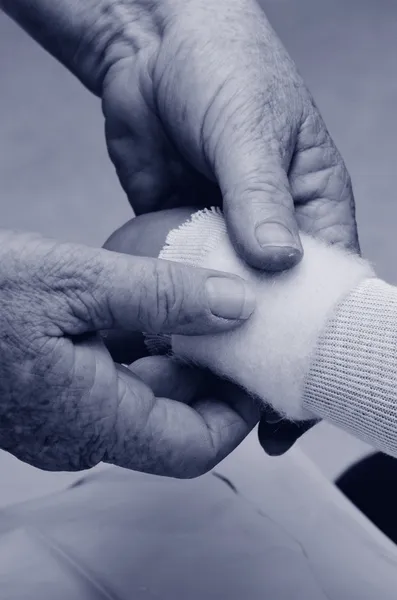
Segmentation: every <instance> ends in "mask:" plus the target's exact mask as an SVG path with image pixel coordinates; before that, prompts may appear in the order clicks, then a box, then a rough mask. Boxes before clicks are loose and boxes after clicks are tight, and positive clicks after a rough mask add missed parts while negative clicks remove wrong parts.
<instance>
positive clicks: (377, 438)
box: [149, 215, 397, 455]
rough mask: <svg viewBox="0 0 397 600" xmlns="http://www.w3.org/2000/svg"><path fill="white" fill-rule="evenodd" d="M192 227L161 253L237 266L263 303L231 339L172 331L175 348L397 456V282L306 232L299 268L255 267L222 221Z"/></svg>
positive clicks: (278, 403) (267, 397)
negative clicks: (271, 271) (265, 270)
mask: <svg viewBox="0 0 397 600" xmlns="http://www.w3.org/2000/svg"><path fill="white" fill-rule="evenodd" d="M188 227H189V228H186V229H185V230H184V231H183V230H179V233H178V232H177V231H175V232H172V233H171V234H170V236H169V237H168V244H167V245H166V247H164V249H163V251H162V253H161V254H160V256H161V257H162V258H165V259H168V260H180V261H182V262H186V263H189V264H192V265H197V266H199V265H201V266H207V267H209V266H210V267H211V268H215V269H220V270H223V271H227V270H230V271H232V272H235V273H238V274H239V275H241V276H243V277H245V278H246V279H248V280H249V281H251V282H252V283H253V285H255V286H256V291H257V299H258V307H257V309H256V311H255V313H254V314H253V315H252V316H251V318H250V319H249V320H248V322H247V323H245V324H244V325H243V326H242V327H241V328H239V329H238V330H236V331H235V332H231V333H230V334H227V335H225V336H222V335H221V336H219V335H218V336H205V338H190V337H189V338H186V337H181V336H173V338H172V349H173V353H174V355H175V356H176V357H177V358H180V359H183V360H187V361H188V362H191V363H195V364H198V365H202V366H206V367H208V368H210V369H212V370H213V371H215V372H217V373H218V374H219V375H221V376H225V377H227V378H229V379H232V380H234V381H235V382H236V383H239V384H240V385H242V386H243V387H244V388H245V389H247V390H248V391H249V392H251V393H252V394H253V395H255V396H257V397H258V398H259V399H260V400H261V401H262V402H264V403H269V404H271V405H272V407H273V408H275V409H276V410H277V411H279V412H281V413H282V414H284V415H285V416H286V417H287V418H290V419H292V420H299V419H304V418H308V417H313V416H314V417H317V418H324V419H326V420H328V421H331V422H333V423H334V424H336V425H338V426H340V427H343V428H345V429H347V430H349V431H350V432H352V433H354V434H356V435H357V436H358V437H361V438H363V439H365V440H367V441H369V442H371V443H372V444H373V445H375V446H377V447H378V448H380V449H382V450H383V451H385V452H388V453H390V454H394V455H397V288H394V287H392V286H389V285H388V284H385V283H384V282H382V281H380V280H379V279H377V278H376V277H375V274H374V272H373V270H372V268H371V266H370V265H369V264H368V263H367V262H366V261H364V260H362V259H360V258H359V257H356V256H353V255H351V254H347V253H345V252H343V251H341V250H337V249H335V248H332V247H328V246H325V245H324V244H321V243H320V242H318V241H316V240H313V239H311V238H307V237H306V236H302V240H303V245H304V250H305V256H304V258H303V261H302V263H301V264H300V265H299V266H298V267H297V268H295V269H293V270H292V271H289V272H286V273H284V274H280V275H277V276H271V275H270V276H269V275H266V274H262V273H259V272H255V271H253V270H250V269H248V268H247V267H246V266H245V265H244V264H243V263H242V261H241V260H240V259H239V258H238V257H237V255H236V254H235V252H234V250H233V248H232V246H231V244H230V241H229V239H228V236H227V233H226V230H225V228H224V223H223V220H222V219H221V218H219V217H218V219H216V218H215V216H214V215H212V217H208V218H206V219H204V220H202V221H201V224H200V222H199V221H197V222H196V223H195V224H194V223H192V224H191V225H189V226H188ZM149 345H150V343H149Z"/></svg>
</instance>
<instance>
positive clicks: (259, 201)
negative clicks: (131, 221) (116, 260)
mask: <svg viewBox="0 0 397 600" xmlns="http://www.w3.org/2000/svg"><path fill="white" fill-rule="evenodd" d="M0 6H2V7H3V9H4V10H5V11H6V12H7V13H8V14H9V15H10V16H12V17H13V18H14V19H15V20H16V21H17V22H19V23H20V24H21V25H22V26H23V27H24V28H25V29H26V30H27V31H28V32H29V33H30V34H31V35H32V36H33V37H35V38H36V39H37V40H38V41H39V42H40V43H41V44H42V45H43V46H44V47H45V48H47V49H48V50H49V51H50V52H51V53H52V54H53V55H54V56H56V57H57V58H58V59H59V60H61V61H62V62H63V63H64V64H65V65H66V66H67V67H68V68H69V69H70V70H71V71H72V72H73V73H74V74H75V75H76V76H77V77H78V78H79V79H80V81H82V82H83V84H84V85H85V86H86V87H88V88H89V89H90V90H91V91H93V92H94V93H95V94H97V95H98V96H99V97H100V98H101V99H102V105H103V112H104V115H105V121H106V137H107V144H108V149H109V153H110V156H111V158H112V160H113V162H114V164H115V166H116V169H117V173H118V175H119V178H120V181H121V183H122V185H123V187H124V189H125V191H126V193H127V195H128V198H129V200H130V202H131V204H132V206H133V208H134V209H135V212H136V213H137V214H141V213H145V212H150V211H154V210H158V209H161V208H167V207H174V206H181V205H184V204H186V203H188V204H191V205H195V206H203V205H214V204H219V205H222V207H223V212H224V215H225V219H226V223H227V226H228V229H229V234H230V237H231V239H232V242H233V243H234V245H235V248H236V250H237V251H238V252H239V253H240V255H241V256H242V257H243V258H244V259H245V260H246V261H247V262H248V263H249V264H250V265H252V266H254V267H258V268H262V269H268V270H276V271H277V270H282V269H285V268H289V267H292V266H293V265H294V264H296V263H297V262H298V261H299V260H300V259H301V256H302V249H301V245H300V241H299V229H301V230H303V231H306V232H309V233H311V234H313V235H316V236H319V237H322V238H325V239H326V240H328V241H330V242H331V243H337V244H341V245H343V246H347V247H350V248H352V249H353V250H356V251H358V238H357V231H356V223H355V215H354V200H353V194H352V189H351V184H350V178H349V175H348V173H347V170H346V167H345V165H344V162H343V160H342V158H341V156H340V154H339V152H338V150H337V149H336V147H335V145H334V143H333V141H332V139H331V137H330V135H329V133H328V131H327V129H326V127H325V125H324V122H323V120H322V118H321V115H320V114H319V111H318V109H317V107H316V106H315V104H314V102H313V99H312V97H311V95H310V93H309V92H308V90H307V88H306V86H305V84H304V82H303V81H302V79H301V77H300V75H299V74H298V72H297V69H296V67H295V65H294V63H293V62H292V60H291V59H290V57H289V56H288V53H287V52H286V50H285V49H284V47H283V46H282V44H281V43H280V41H279V39H278V37H277V36H276V34H275V33H274V31H273V30H272V28H271V26H270V24H269V22H268V21H267V19H266V16H265V14H264V13H263V11H262V10H261V8H260V7H259V5H258V4H257V3H256V1H255V0H217V1H216V2H214V1H213V0H153V1H151V2H146V1H143V0H84V2H82V1H81V0H57V1H56V2H54V1H53V0H34V1H32V0H0ZM273 430H274V431H277V433H278V435H280V431H282V427H281V428H280V426H279V425H277V426H276V427H273V425H271V426H270V429H269V428H268V427H267V425H266V423H262V427H261V429H260V431H261V432H262V434H263V435H261V439H262V441H263V443H264V445H265V446H266V437H267V436H266V432H267V431H268V432H269V433H271V432H272V431H273ZM299 431H300V430H298V429H296V428H294V427H292V429H290V430H289V431H288V432H287V433H288V435H287V436H286V437H285V436H284V437H285V439H286V440H287V446H288V445H289V442H288V439H295V437H296V435H297V434H298V433H299ZM291 436H292V437H291ZM272 437H273V436H272ZM281 439H283V434H281ZM285 439H284V441H283V442H282V445H281V446H280V448H282V447H285V446H286V445H285V443H284V442H285ZM273 450H274V448H273ZM273 450H272V451H273Z"/></svg>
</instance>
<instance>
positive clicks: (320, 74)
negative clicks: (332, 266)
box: [0, 0, 397, 505]
mask: <svg viewBox="0 0 397 600" xmlns="http://www.w3.org/2000/svg"><path fill="white" fill-rule="evenodd" d="M264 6H265V9H266V11H267V14H268V16H269V18H270V20H271V22H272V24H273V26H274V27H275V29H276V31H277V32H278V33H279V35H280V37H281V38H282V40H283V42H284V44H285V45H286V46H287V48H288V50H289V51H290V53H291V55H292V56H293V58H294V59H295V61H296V62H297V64H298V66H299V68H300V70H301V72H302V74H303V76H304V77H305V79H306V81H307V83H308V85H309V87H310V88H311V90H312V92H313V95H314V97H315V99H316V101H317V104H318V105H319V107H320V110H321V112H322V113H323V116H324V118H325V121H326V123H327V124H328V128H329V129H330V131H331V134H332V136H333V137H334V139H335V141H336V143H337V145H338V147H339V149H340V150H341V152H342V154H343V156H344V158H345V160H346V162H347V165H348V168H349V170H350V173H351V175H352V178H353V183H354V188H355V195H356V200H357V207H358V221H359V230H360V234H361V244H362V249H363V253H364V255H365V256H366V257H368V258H370V259H371V260H372V261H373V262H374V264H375V265H376V268H377V271H378V273H379V275H380V276H382V277H384V278H386V279H387V280H388V281H390V282H391V283H396V278H397V269H396V260H395V255H396V250H397V241H396V239H395V230H396V229H395V226H396V225H397V202H396V191H395V173H396V158H397V151H396V148H395V143H396V138H397V135H396V134H397V114H396V106H397V72H396V68H395V62H396V51H397V35H396V34H397V20H396V17H397V3H394V2H390V1H388V0H376V1H375V0H373V1H370V0H350V1H347V2H346V0H333V1H331V0H329V1H326V0H299V2H297V1H296V0H275V1H274V2H272V1H265V2H264ZM0 92H1V96H0V98H1V100H0V106H1V111H0V202H1V204H0V206H1V211H0V214H1V226H2V227H5V228H13V229H25V230H34V231H40V232H42V233H43V234H45V235H49V236H51V237H55V238H58V239H60V240H69V241H77V242H82V243H85V244H89V245H94V246H98V245H101V244H102V243H103V241H104V240H105V239H106V237H107V236H108V235H109V233H110V232H111V231H112V230H114V229H115V228H116V227H118V226H119V225H121V224H122V223H123V222H124V221H126V220H127V219H129V218H130V217H131V211H130V208H129V206H128V203H127V201H126V199H125V197H124V194H123V192H122V190H121V189H120V187H119V185H118V182H117V179H116V176H115V174H114V171H113V167H112V165H111V164H110V162H109V160H108V158H107V155H106V148H105V143H104V136H103V121H102V115H101V110H100V103H99V101H98V100H97V99H96V98H94V97H93V96H91V95H90V94H89V93H88V92H87V91H86V90H84V89H83V88H82V86H81V85H80V84H79V83H78V82H77V81H76V80H75V79H74V78H73V77H72V76H71V75H69V74H68V73H67V72H66V70H64V69H63V68H62V67H61V66H60V65H58V64H57V63H56V62H55V60H54V59H52V58H51V57H50V56H48V55H47V54H45V53H44V51H42V50H41V49H40V48H39V47H38V46H37V45H36V44H35V43H34V42H32V41H31V40H30V39H29V38H28V37H27V36H26V35H25V34H24V33H23V32H22V31H20V30H19V29H18V28H17V27H16V26H15V25H14V24H13V23H12V22H11V21H10V20H9V19H8V18H7V17H5V16H4V15H3V14H0ZM302 446H303V448H304V449H305V450H306V451H307V452H308V454H309V455H310V456H311V457H312V458H313V459H314V460H315V461H316V462H317V463H318V464H319V465H320V467H321V469H322V470H323V472H324V473H326V475H327V476H329V477H333V476H334V475H335V474H336V473H338V472H339V471H340V470H341V469H342V468H343V467H344V466H345V465H346V464H347V463H349V462H351V461H352V460H354V459H355V458H356V457H357V456H359V455H361V454H362V453H364V452H368V451H369V447H368V446H366V445H365V444H362V443H361V442H358V441H356V440H354V439H352V438H351V437H350V436H348V435H347V434H345V433H343V432H341V431H337V430H335V429H334V428H332V427H330V426H328V425H321V426H319V427H317V428H316V429H315V430H313V431H312V432H310V433H309V434H308V435H307V436H306V438H305V439H304V440H303V442H302ZM0 473H1V480H2V492H1V494H0V505H4V504H7V503H9V502H11V501H13V500H15V499H23V498H25V497H27V496H29V495H35V494H36V493H39V492H40V491H41V492H43V491H44V490H46V489H48V490H49V489H52V488H53V487H54V486H56V485H58V483H59V482H61V483H62V482H64V481H66V480H67V479H68V478H70V477H71V476H70V475H66V474H65V475H64V474H48V473H41V472H38V471H36V470H35V469H32V468H30V467H27V466H26V465H23V464H22V463H19V462H18V461H16V460H15V459H13V458H12V457H10V456H9V455H7V454H4V453H3V454H0Z"/></svg>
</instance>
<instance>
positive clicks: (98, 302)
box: [45, 244, 255, 335]
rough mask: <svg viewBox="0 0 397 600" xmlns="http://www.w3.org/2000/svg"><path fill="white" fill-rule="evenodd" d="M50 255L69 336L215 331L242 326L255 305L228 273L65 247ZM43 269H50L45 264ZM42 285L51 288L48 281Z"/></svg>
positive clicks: (242, 284)
mask: <svg viewBox="0 0 397 600" xmlns="http://www.w3.org/2000/svg"><path fill="white" fill-rule="evenodd" d="M54 255H57V256H54ZM51 256H52V259H53V260H55V261H56V265H57V269H56V272H57V280H56V282H54V285H55V284H56V289H57V290H59V285H60V282H62V283H61V285H62V292H63V296H64V298H65V297H66V298H67V300H68V314H69V315H70V316H71V317H72V319H71V322H72V323H73V326H72V327H71V328H70V327H69V331H67V332H65V333H68V334H69V335H78V334H83V333H86V332H88V331H98V330H103V329H113V328H115V329H118V328H121V329H123V330H127V331H147V332H152V333H160V332H161V333H174V334H181V335H199V334H208V333H217V332H222V331H227V330H230V329H232V328H234V327H236V326H237V325H238V324H239V323H242V322H243V321H244V320H246V319H247V318H248V317H249V316H250V314H251V313H252V312H253V310H254V307H255V296H254V294H253V292H252V290H251V289H250V287H249V286H248V284H247V283H246V282H245V281H244V280H243V279H241V278H240V277H238V276H235V275H232V274H228V273H223V272H218V271H211V270H206V269H200V268H195V267H189V266H187V265H183V264H179V263H177V262H171V261H166V260H161V259H156V258H146V257H140V256H139V257H138V256H127V255H125V254H118V253H116V252H111V251H108V250H102V249H101V250H96V249H91V248H86V247H84V246H74V245H69V244H63V245H59V246H58V249H57V251H56V252H55V253H54V252H52V253H51ZM60 264H61V265H63V266H61V267H59V265H60ZM45 270H46V273H48V272H50V271H51V270H50V269H49V268H48V265H47V267H46V269H45ZM46 285H47V289H53V288H52V284H51V281H48V279H47V280H46Z"/></svg>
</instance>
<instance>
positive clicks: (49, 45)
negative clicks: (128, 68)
mask: <svg viewBox="0 0 397 600" xmlns="http://www.w3.org/2000/svg"><path fill="white" fill-rule="evenodd" d="M0 8H1V9H2V10H3V11H4V12H5V13H6V14H8V15H9V16H10V17H11V18H12V19H13V20H15V21H16V22H17V23H18V24H19V25H20V26H21V27H22V28H23V29H25V31H26V32H27V33H28V34H29V35H30V36H31V37H32V38H34V39H35V40H36V41H37V42H38V43H39V44H40V45H41V46H42V47H43V48H44V49H46V50H47V51H48V52H49V53H50V54H52V55H53V56H54V57H55V58H56V59H57V60H59V61H60V62H61V63H62V64H64V65H65V66H66V67H67V68H68V69H69V70H70V71H71V72H72V73H73V74H74V75H76V77H78V79H79V80H80V81H81V82H82V83H83V84H84V85H85V86H86V87H87V88H88V89H90V90H91V91H92V92H93V93H95V94H96V95H98V96H101V93H102V85H103V81H104V78H105V76H106V73H107V72H108V70H109V68H110V67H111V66H112V65H113V64H115V63H117V61H118V60H119V59H122V58H124V57H127V56H128V57H129V58H131V59H133V58H134V57H135V56H136V55H137V54H138V53H139V51H140V50H141V49H142V48H143V47H145V46H146V45H147V44H148V43H150V40H151V39H152V38H153V37H154V36H155V35H156V25H155V21H156V19H155V16H154V14H153V13H154V11H155V6H154V3H153V2H151V3H149V2H145V1H144V0H0Z"/></svg>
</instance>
